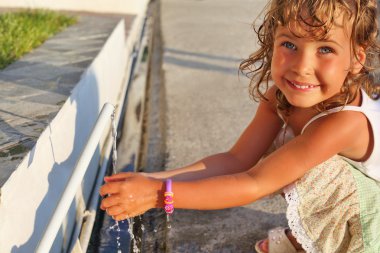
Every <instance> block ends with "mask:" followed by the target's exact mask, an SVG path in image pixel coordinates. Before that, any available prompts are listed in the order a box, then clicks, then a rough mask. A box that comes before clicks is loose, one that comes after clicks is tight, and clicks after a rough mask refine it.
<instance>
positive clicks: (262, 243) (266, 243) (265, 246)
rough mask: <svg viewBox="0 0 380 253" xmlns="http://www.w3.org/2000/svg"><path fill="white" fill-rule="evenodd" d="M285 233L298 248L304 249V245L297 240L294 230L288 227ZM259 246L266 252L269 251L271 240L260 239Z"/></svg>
mask: <svg viewBox="0 0 380 253" xmlns="http://www.w3.org/2000/svg"><path fill="white" fill-rule="evenodd" d="M285 234H286V236H287V237H288V238H289V241H290V242H291V243H292V244H293V246H294V248H295V249H296V250H302V245H301V244H299V243H298V242H297V240H296V238H295V237H294V236H293V234H292V231H291V230H290V229H286V230H285ZM259 248H260V250H261V251H263V252H265V253H267V252H269V240H268V239H264V240H262V241H260V242H259Z"/></svg>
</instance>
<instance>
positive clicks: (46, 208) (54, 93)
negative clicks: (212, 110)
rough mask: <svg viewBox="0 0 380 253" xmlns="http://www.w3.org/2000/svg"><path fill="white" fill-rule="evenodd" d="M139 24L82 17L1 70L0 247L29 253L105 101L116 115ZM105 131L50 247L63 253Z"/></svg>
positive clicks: (85, 198) (78, 220) (134, 20)
mask: <svg viewBox="0 0 380 253" xmlns="http://www.w3.org/2000/svg"><path fill="white" fill-rule="evenodd" d="M142 25H143V18H142V17H138V18H136V16H123V17H120V16H119V17H116V16H115V17H104V16H96V17H95V16H81V17H80V22H79V24H78V25H75V26H73V27H70V28H68V29H67V30H66V31H64V32H62V33H61V34H59V35H57V36H55V37H54V38H52V39H50V40H48V41H47V42H46V43H45V44H44V45H43V46H41V47H40V48H38V49H37V50H35V51H34V52H32V53H31V54H29V55H27V56H25V57H24V58H23V59H22V60H20V61H19V62H16V63H15V64H13V65H11V66H9V67H8V68H7V69H5V70H4V71H2V72H0V82H2V83H1V85H2V87H4V88H5V92H4V93H2V94H1V95H0V119H1V122H0V123H1V125H0V130H1V131H0V141H1V142H0V147H1V151H0V152H2V157H0V161H1V162H0V164H1V165H0V166H1V167H0V171H1V173H0V176H1V195H0V224H1V225H0V252H34V250H35V248H36V246H37V244H38V242H39V241H40V238H41V236H42V233H43V231H44V230H45V228H46V225H47V223H48V221H49V220H50V217H51V216H52V213H53V212H54V210H55V207H56V205H57V203H58V201H59V199H60V196H61V194H62V192H63V190H64V187H65V186H66V184H67V182H68V180H69V178H70V176H71V174H72V170H73V168H74V165H75V163H76V161H77V159H78V157H79V155H80V152H81V150H82V149H83V146H84V143H85V141H86V140H87V137H88V135H89V133H90V131H91V130H92V127H93V125H94V122H95V121H96V119H97V116H98V114H99V112H100V110H101V108H102V106H103V105H104V103H106V102H109V103H112V104H114V105H116V106H117V112H116V114H117V120H119V119H120V113H121V110H120V109H121V107H122V106H121V105H122V104H123V103H124V97H125V92H126V89H127V83H128V82H127V80H128V79H129V78H130V76H129V75H130V70H131V67H132V61H133V54H134V53H135V50H136V47H138V43H139V39H140V33H141V28H142ZM126 31H127V32H126ZM66 46H67V47H66ZM108 133H109V131H105V134H104V136H103V138H102V140H101V141H100V143H99V147H98V149H97V151H96V153H95V154H94V157H93V159H92V161H91V163H90V166H89V169H88V171H87V173H86V175H85V178H84V180H83V184H82V188H81V189H80V190H79V191H78V194H77V197H76V200H75V201H73V203H72V206H71V208H70V210H69V212H68V215H67V218H66V220H65V221H64V223H63V225H62V227H61V229H60V231H59V234H58V235H57V238H56V240H55V242H54V245H53V248H52V252H61V250H63V251H67V249H68V248H67V247H69V245H70V235H71V234H72V231H73V230H74V227H75V224H77V226H78V225H79V226H80V224H81V221H82V219H83V213H84V211H85V210H86V203H87V202H88V200H89V198H90V196H91V193H92V191H93V189H92V188H93V183H94V180H95V178H96V177H97V169H98V165H99V161H100V160H101V157H102V148H103V143H104V141H105V140H106V138H107V137H108ZM12 147H17V148H16V150H13V151H12V152H10V150H12ZM20 162H21V163H20ZM5 171H6V172H5Z"/></svg>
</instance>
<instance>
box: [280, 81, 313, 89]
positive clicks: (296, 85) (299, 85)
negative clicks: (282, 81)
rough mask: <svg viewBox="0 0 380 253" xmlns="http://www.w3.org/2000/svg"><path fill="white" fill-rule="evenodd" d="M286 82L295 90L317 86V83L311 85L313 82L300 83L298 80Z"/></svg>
mask: <svg viewBox="0 0 380 253" xmlns="http://www.w3.org/2000/svg"><path fill="white" fill-rule="evenodd" d="M286 81H287V82H288V84H289V85H290V86H292V87H293V88H296V89H297V90H305V91H306V90H311V89H314V88H317V87H319V85H313V84H308V83H300V82H297V81H290V80H286Z"/></svg>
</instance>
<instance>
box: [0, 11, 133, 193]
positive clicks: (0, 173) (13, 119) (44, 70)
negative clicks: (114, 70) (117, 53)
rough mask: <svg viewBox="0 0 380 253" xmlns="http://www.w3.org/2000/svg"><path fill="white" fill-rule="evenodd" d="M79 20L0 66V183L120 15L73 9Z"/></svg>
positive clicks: (12, 168)
mask: <svg viewBox="0 0 380 253" xmlns="http://www.w3.org/2000/svg"><path fill="white" fill-rule="evenodd" d="M73 15H76V16H78V23H77V24H76V25H73V26H71V27H69V28H67V29H66V30H64V31H63V32H61V33H59V34H57V35H56V36H53V37H52V38H50V39H48V40H47V41H46V42H45V43H44V44H43V45H41V46H40V47H38V48H37V49H35V50H33V51H32V52H31V53H29V54H27V55H25V56H23V57H22V58H21V59H20V60H19V61H17V62H15V63H13V64H11V65H10V66H8V67H7V68H5V69H4V70H1V71H0V87H1V93H0V187H1V186H2V185H3V184H4V183H5V182H6V180H7V179H8V178H9V176H10V175H11V174H12V172H13V171H14V170H15V169H16V168H17V166H18V164H19V163H20V162H21V160H22V159H23V157H24V156H25V154H26V153H27V152H28V151H29V150H31V148H32V147H33V146H34V144H35V143H36V141H37V139H38V138H39V136H40V134H41V133H42V131H43V130H44V129H45V128H46V126H47V125H48V124H49V122H50V121H51V120H52V119H53V118H54V117H55V115H56V114H57V113H58V111H59V110H60V108H61V106H62V105H63V103H64V102H65V101H66V99H67V98H68V97H69V96H70V93H71V90H72V89H73V88H74V87H75V85H76V84H77V83H78V81H79V80H80V78H81V75H82V73H83V72H84V71H85V70H86V69H87V67H88V66H89V65H90V64H91V62H92V61H93V59H94V58H95V57H96V56H97V54H98V53H99V51H100V50H101V48H102V47H103V45H104V43H105V42H106V40H107V39H108V37H109V35H110V34H111V32H112V31H113V29H114V28H115V26H116V24H117V23H118V22H119V21H120V19H121V18H125V21H126V22H125V24H126V32H128V29H129V27H130V25H131V23H132V20H133V18H134V16H132V15H130V16H128V15H123V16H120V15H119V16H116V15H107V16H105V15H103V16H102V15H90V14H85V13H74V14H73Z"/></svg>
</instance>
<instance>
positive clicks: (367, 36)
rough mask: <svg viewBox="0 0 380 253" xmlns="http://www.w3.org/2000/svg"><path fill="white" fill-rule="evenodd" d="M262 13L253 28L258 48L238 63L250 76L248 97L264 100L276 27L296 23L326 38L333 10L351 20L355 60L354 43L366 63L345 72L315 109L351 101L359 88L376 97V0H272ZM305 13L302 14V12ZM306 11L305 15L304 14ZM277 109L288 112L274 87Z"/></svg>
mask: <svg viewBox="0 0 380 253" xmlns="http://www.w3.org/2000/svg"><path fill="white" fill-rule="evenodd" d="M266 10H267V11H266V14H265V16H264V20H263V22H262V24H261V25H260V26H259V27H258V29H256V28H255V26H253V27H254V30H255V32H256V34H257V36H258V44H259V49H258V50H257V51H256V52H254V53H253V54H251V55H250V56H249V58H248V59H246V60H244V61H242V62H241V64H240V67H239V69H240V71H241V72H242V73H245V74H246V75H247V76H248V77H250V78H251V81H250V85H249V90H250V95H251V97H252V98H253V99H254V100H255V101H258V100H260V99H266V98H265V96H264V93H265V92H266V91H267V90H268V88H269V81H270V80H271V79H272V78H271V63H272V53H273V42H274V36H275V31H276V28H277V27H278V26H279V25H282V26H288V27H289V30H290V31H291V32H292V33H293V34H294V35H295V36H297V37H300V36H301V35H300V34H297V33H296V32H295V31H292V30H291V28H290V25H289V23H290V22H296V23H298V24H299V25H300V26H301V27H307V32H308V36H310V37H311V38H312V39H316V40H318V39H324V38H326V36H327V34H328V32H329V30H330V29H331V27H332V26H333V25H334V22H335V18H336V17H337V14H338V13H337V11H339V13H343V15H344V19H345V21H350V22H345V23H346V24H347V23H352V24H353V25H352V30H351V48H353V53H354V56H355V57H356V58H357V59H358V55H357V48H358V46H360V47H362V48H364V50H365V52H366V56H367V58H366V63H365V64H364V65H363V68H362V70H361V71H360V72H359V73H358V74H355V75H354V74H352V73H349V74H348V75H347V77H346V79H345V81H344V83H343V86H342V88H341V92H340V93H339V94H337V95H336V96H334V97H332V98H330V99H329V100H327V101H324V102H321V103H319V104H317V105H315V108H316V109H318V110H319V111H324V110H327V109H330V108H333V107H337V106H344V105H346V104H348V103H350V102H352V101H353V100H354V99H355V97H356V96H357V94H358V90H359V89H360V88H363V89H364V90H365V91H366V93H367V94H368V95H369V96H370V97H371V98H373V99H378V98H379V96H380V88H379V86H377V85H375V84H374V80H373V75H372V74H371V72H372V71H373V70H375V68H374V66H375V65H376V64H378V62H379V53H380V47H379V45H378V43H377V41H376V38H377V35H378V31H377V28H378V22H377V3H376V0H294V1H286V0H272V1H270V2H269V3H268V5H267V6H266ZM305 12H306V13H305ZM305 14H306V15H305ZM276 98H277V102H278V105H277V107H278V109H279V110H280V111H283V112H284V111H285V112H288V111H289V109H290V108H291V105H290V104H289V102H288V101H287V100H286V98H285V96H284V95H283V94H282V92H281V91H280V90H279V89H278V90H277V91H276Z"/></svg>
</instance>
